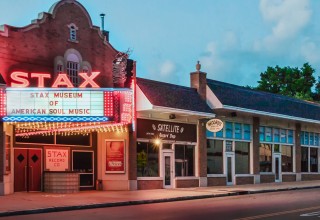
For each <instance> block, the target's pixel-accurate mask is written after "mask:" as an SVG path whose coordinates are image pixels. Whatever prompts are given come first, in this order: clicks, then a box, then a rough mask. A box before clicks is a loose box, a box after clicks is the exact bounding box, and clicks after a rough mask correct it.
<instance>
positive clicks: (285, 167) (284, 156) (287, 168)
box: [281, 145, 293, 172]
mask: <svg viewBox="0 0 320 220" xmlns="http://www.w3.org/2000/svg"><path fill="white" fill-rule="evenodd" d="M292 164H293V157H292V146H287V145H282V146H281V165H282V172H293V166H292Z"/></svg>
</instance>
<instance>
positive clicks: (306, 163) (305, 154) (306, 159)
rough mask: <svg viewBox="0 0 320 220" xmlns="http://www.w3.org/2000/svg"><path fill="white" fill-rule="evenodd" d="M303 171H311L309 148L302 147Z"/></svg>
mask: <svg viewBox="0 0 320 220" xmlns="http://www.w3.org/2000/svg"><path fill="white" fill-rule="evenodd" d="M301 172H309V148H308V147H301Z"/></svg>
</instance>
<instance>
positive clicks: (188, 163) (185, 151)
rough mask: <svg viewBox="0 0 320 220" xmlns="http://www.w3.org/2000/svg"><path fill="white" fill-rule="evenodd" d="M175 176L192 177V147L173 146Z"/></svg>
mask: <svg viewBox="0 0 320 220" xmlns="http://www.w3.org/2000/svg"><path fill="white" fill-rule="evenodd" d="M175 173H176V176H194V146H193V145H180V144H177V145H175Z"/></svg>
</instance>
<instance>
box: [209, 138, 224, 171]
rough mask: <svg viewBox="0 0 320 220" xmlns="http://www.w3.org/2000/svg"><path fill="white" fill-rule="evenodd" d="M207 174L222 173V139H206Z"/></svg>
mask: <svg viewBox="0 0 320 220" xmlns="http://www.w3.org/2000/svg"><path fill="white" fill-rule="evenodd" d="M207 174H223V141H222V140H207Z"/></svg>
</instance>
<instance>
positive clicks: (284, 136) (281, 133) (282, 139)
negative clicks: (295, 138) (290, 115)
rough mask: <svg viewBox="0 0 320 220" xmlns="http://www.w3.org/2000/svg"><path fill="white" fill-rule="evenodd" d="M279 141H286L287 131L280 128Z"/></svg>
mask: <svg viewBox="0 0 320 220" xmlns="http://www.w3.org/2000/svg"><path fill="white" fill-rule="evenodd" d="M280 142H281V143H287V132H286V130H284V129H280Z"/></svg>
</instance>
